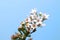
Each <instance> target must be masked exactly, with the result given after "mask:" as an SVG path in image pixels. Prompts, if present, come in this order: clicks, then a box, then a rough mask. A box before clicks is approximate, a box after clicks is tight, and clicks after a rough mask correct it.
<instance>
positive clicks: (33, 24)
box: [11, 9, 49, 40]
mask: <svg viewBox="0 0 60 40" xmlns="http://www.w3.org/2000/svg"><path fill="white" fill-rule="evenodd" d="M30 13H31V14H30V16H29V17H27V18H26V19H25V20H24V21H22V22H21V25H20V26H19V27H18V33H16V34H15V35H14V34H13V35H12V37H11V39H12V40H26V38H27V37H31V34H32V33H34V32H35V31H36V28H37V27H41V26H45V24H44V23H43V22H44V21H45V20H47V19H48V16H49V15H47V14H43V13H41V12H40V14H37V11H36V9H32V11H31V12H30ZM29 40H32V38H30V39H29Z"/></svg>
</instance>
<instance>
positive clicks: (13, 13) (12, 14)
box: [0, 0, 60, 40]
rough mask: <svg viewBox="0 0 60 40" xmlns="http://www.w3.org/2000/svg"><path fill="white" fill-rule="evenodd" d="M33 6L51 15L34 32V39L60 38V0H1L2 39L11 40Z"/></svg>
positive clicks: (0, 37) (57, 39) (0, 30)
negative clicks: (43, 24) (43, 25)
mask: <svg viewBox="0 0 60 40" xmlns="http://www.w3.org/2000/svg"><path fill="white" fill-rule="evenodd" d="M32 8H37V10H38V12H40V11H41V12H46V13H48V14H49V15H50V17H49V19H48V20H47V21H45V23H46V26H45V27H42V28H38V29H37V31H36V32H35V33H33V34H32V37H33V40H60V1H59V0H0V40H11V39H10V36H11V35H12V34H14V33H15V32H17V28H18V26H19V25H20V22H21V21H23V20H24V19H25V18H26V17H27V16H28V15H29V12H30V11H31V9H32Z"/></svg>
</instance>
